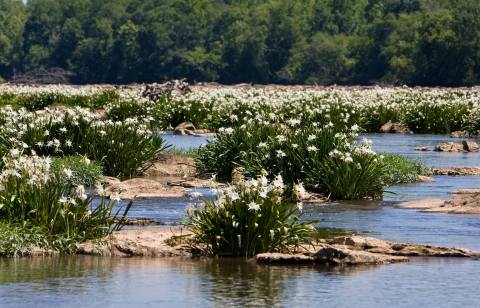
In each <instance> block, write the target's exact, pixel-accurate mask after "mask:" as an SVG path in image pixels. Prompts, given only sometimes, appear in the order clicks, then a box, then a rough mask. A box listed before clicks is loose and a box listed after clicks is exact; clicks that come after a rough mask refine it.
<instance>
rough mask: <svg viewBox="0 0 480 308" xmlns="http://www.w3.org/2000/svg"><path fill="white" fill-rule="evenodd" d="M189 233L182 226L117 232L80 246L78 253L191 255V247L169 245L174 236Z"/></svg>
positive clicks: (150, 255)
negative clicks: (98, 240) (109, 237)
mask: <svg viewBox="0 0 480 308" xmlns="http://www.w3.org/2000/svg"><path fill="white" fill-rule="evenodd" d="M185 234H189V232H188V231H186V230H185V229H182V228H181V227H169V228H168V227H151V228H142V229H139V230H123V231H119V232H115V233H114V234H113V235H112V237H111V239H106V240H105V241H103V242H86V243H83V244H81V245H80V246H79V248H78V250H77V253H78V254H86V255H98V256H119V257H133V256H137V257H191V256H192V253H191V251H190V249H189V247H187V246H185V245H182V244H179V245H169V244H167V243H168V240H169V239H171V237H172V236H181V235H185Z"/></svg>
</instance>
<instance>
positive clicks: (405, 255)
mask: <svg viewBox="0 0 480 308" xmlns="http://www.w3.org/2000/svg"><path fill="white" fill-rule="evenodd" d="M416 256H418V257H465V258H468V257H478V256H479V254H477V253H475V252H472V251H470V250H467V249H461V248H445V247H436V246H431V245H417V244H408V243H396V242H390V241H384V240H380V239H376V238H372V237H361V236H341V237H336V238H333V239H329V240H323V241H321V242H320V243H319V245H318V246H317V247H315V249H313V250H312V251H306V252H304V253H297V254H291V255H289V254H277V253H263V254H258V255H257V256H256V257H255V259H256V261H257V262H258V263H263V264H291V263H295V264H310V263H311V264H313V263H317V264H332V265H361V264H388V263H396V262H407V261H408V260H409V258H410V257H416Z"/></svg>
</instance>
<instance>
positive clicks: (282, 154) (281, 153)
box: [277, 150, 287, 157]
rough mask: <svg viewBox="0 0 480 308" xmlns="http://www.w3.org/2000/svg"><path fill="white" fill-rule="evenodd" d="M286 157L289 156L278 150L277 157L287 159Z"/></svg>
mask: <svg viewBox="0 0 480 308" xmlns="http://www.w3.org/2000/svg"><path fill="white" fill-rule="evenodd" d="M285 156H287V154H285V152H283V151H282V150H277V157H285Z"/></svg>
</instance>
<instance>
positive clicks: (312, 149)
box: [307, 145, 318, 152]
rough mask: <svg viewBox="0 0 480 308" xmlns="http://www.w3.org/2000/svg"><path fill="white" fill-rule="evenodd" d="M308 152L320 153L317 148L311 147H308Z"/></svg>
mask: <svg viewBox="0 0 480 308" xmlns="http://www.w3.org/2000/svg"><path fill="white" fill-rule="evenodd" d="M307 151H308V152H316V151H318V149H317V147H316V146H314V145H311V146H308V147H307Z"/></svg>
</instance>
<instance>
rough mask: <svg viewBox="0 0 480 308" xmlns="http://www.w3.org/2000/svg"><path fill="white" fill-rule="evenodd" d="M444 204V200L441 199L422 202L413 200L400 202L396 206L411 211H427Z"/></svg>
mask: <svg viewBox="0 0 480 308" xmlns="http://www.w3.org/2000/svg"><path fill="white" fill-rule="evenodd" d="M444 203H445V200H441V199H423V200H414V201H407V202H401V203H399V204H397V206H399V207H404V208H412V209H429V208H435V207H440V206H442V205H443V204H444Z"/></svg>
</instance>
